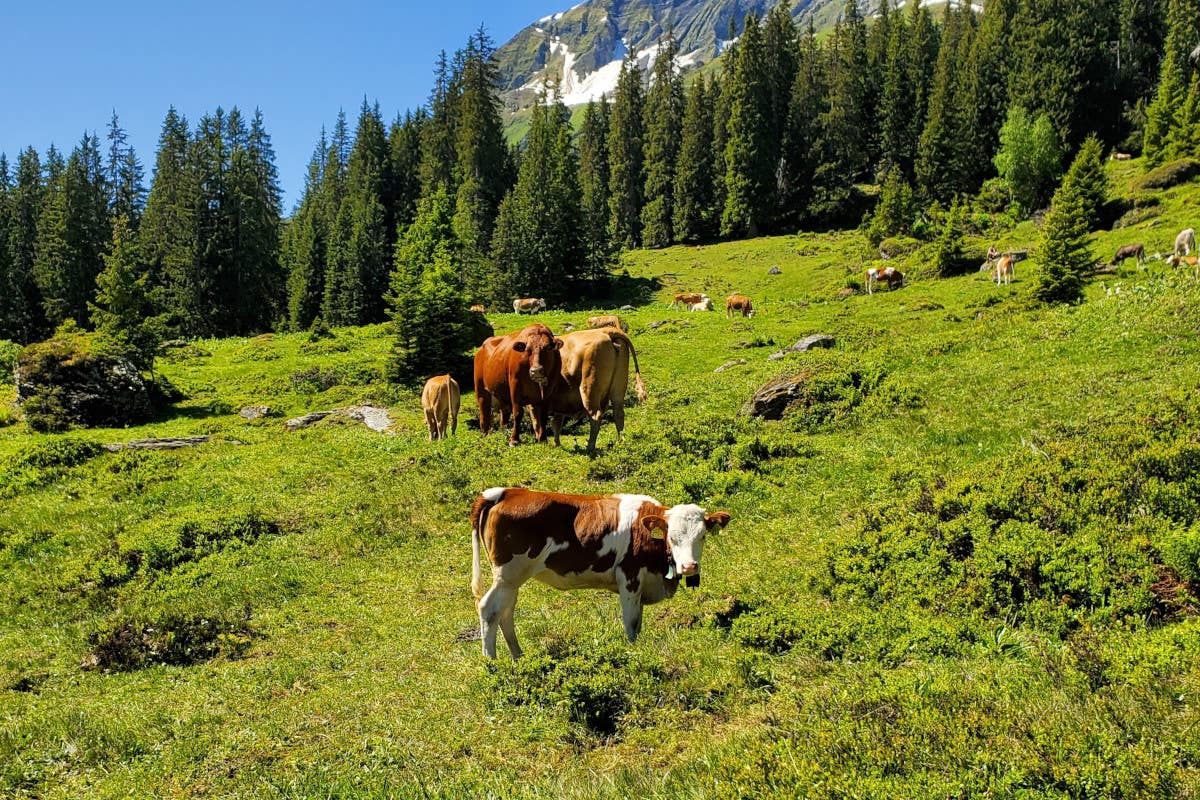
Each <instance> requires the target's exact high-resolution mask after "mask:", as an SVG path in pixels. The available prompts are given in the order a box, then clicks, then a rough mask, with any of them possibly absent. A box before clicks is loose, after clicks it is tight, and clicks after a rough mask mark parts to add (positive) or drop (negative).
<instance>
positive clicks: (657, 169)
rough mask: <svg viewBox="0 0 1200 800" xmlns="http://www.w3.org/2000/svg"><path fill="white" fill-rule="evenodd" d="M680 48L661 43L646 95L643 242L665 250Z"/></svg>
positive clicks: (678, 123) (671, 41)
mask: <svg viewBox="0 0 1200 800" xmlns="http://www.w3.org/2000/svg"><path fill="white" fill-rule="evenodd" d="M678 52H679V48H678V45H677V44H676V42H675V38H674V37H673V36H672V37H668V38H667V40H666V41H665V42H662V43H660V46H659V48H658V52H657V53H656V54H655V57H654V69H653V73H652V75H651V84H650V91H649V93H648V94H647V95H646V106H645V109H644V112H643V113H644V116H645V119H644V122H643V128H644V129H645V131H646V147H645V165H646V166H645V173H646V185H645V190H644V191H643V197H644V198H645V205H644V206H643V207H642V243H643V244H644V245H645V246H646V247H666V246H667V245H669V244H672V243H674V241H675V234H674V208H673V206H674V201H675V194H674V191H675V170H676V164H677V162H678V160H679V144H680V133H681V129H682V127H683V104H684V98H683V81H682V79H681V78H680V77H679V75H678V73H677V72H676V71H675V56H676V55H677V54H678Z"/></svg>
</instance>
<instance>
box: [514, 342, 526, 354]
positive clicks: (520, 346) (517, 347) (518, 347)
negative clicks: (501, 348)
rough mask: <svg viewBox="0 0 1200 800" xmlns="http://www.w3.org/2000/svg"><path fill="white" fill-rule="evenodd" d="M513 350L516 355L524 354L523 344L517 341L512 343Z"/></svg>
mask: <svg viewBox="0 0 1200 800" xmlns="http://www.w3.org/2000/svg"><path fill="white" fill-rule="evenodd" d="M513 350H516V351H517V352H518V353H524V352H525V343H524V342H519V341H518V342H513Z"/></svg>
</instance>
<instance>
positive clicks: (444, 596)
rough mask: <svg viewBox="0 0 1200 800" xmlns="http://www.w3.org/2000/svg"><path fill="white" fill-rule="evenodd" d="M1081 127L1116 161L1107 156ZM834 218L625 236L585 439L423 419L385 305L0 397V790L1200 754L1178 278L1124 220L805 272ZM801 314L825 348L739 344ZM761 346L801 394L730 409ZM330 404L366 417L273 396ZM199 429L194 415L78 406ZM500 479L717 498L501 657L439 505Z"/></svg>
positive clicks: (1189, 344)
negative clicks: (1054, 302) (676, 235)
mask: <svg viewBox="0 0 1200 800" xmlns="http://www.w3.org/2000/svg"><path fill="white" fill-rule="evenodd" d="M1112 169H1113V170H1114V172H1113V174H1114V178H1115V180H1116V183H1117V185H1118V186H1119V187H1121V189H1120V191H1124V192H1126V193H1130V192H1131V191H1132V190H1130V189H1127V188H1125V187H1127V186H1128V185H1129V181H1130V180H1131V179H1132V177H1133V176H1134V175H1135V174H1136V173H1137V172H1138V169H1139V167H1138V165H1136V164H1119V165H1113V166H1112ZM1157 196H1158V197H1159V203H1158V205H1156V206H1154V207H1153V208H1152V209H1151V210H1150V211H1149V212H1147V213H1146V216H1145V219H1144V220H1143V221H1141V222H1139V223H1138V224H1137V225H1135V226H1134V227H1129V228H1123V229H1120V230H1116V231H1111V232H1102V233H1098V234H1096V236H1095V243H1096V252H1097V255H1098V256H1099V257H1100V258H1105V259H1106V258H1107V257H1108V256H1109V255H1111V252H1112V251H1115V249H1116V248H1117V246H1119V245H1121V244H1125V243H1128V242H1130V241H1144V242H1145V243H1146V246H1147V252H1149V253H1155V252H1164V251H1167V250H1168V249H1169V247H1170V244H1171V241H1172V240H1173V238H1174V235H1175V233H1176V232H1177V231H1178V230H1180V229H1181V228H1183V227H1187V226H1188V225H1194V224H1195V223H1196V222H1198V221H1200V219H1198V217H1200V202H1198V200H1200V184H1197V183H1192V184H1190V185H1187V186H1184V187H1178V188H1175V189H1170V190H1167V191H1165V192H1161V193H1159V194H1158V195H1157ZM1035 238H1036V229H1035V227H1034V225H1033V224H1032V223H1029V222H1026V223H1022V224H1021V225H1018V226H1016V227H1015V228H1007V229H1003V230H995V231H987V232H984V233H982V234H980V235H977V236H974V237H973V238H972V239H971V241H970V244H971V247H972V248H973V249H974V250H978V252H979V253H980V254H982V252H983V251H984V250H985V249H986V247H987V243H988V242H989V241H996V242H998V243H999V245H1000V246H1001V247H1002V248H1016V249H1024V248H1027V247H1029V246H1031V245H1032V244H1033V243H1034V241H1035ZM864 249H865V248H864V243H863V238H862V236H861V235H860V234H858V233H855V232H840V233H839V232H833V233H822V234H800V235H797V236H784V237H776V238H768V239H758V240H753V241H748V242H738V243H730V244H721V245H712V246H704V247H676V248H671V249H668V250H662V251H654V252H650V251H638V252H634V253H630V254H627V255H626V256H624V257H623V259H622V262H621V264H620V265H619V266H618V273H621V274H622V275H621V278H620V281H619V284H620V286H621V287H622V290H623V291H624V292H625V295H624V296H622V297H621V299H620V300H619V301H618V303H617V304H620V303H623V302H625V301H627V300H628V301H629V302H631V303H632V304H633V305H634V306H635V310H633V311H629V312H622V314H623V316H624V317H625V318H626V319H627V320H628V321H629V323H630V332H631V334H632V335H633V339H634V342H635V345H636V347H637V352H638V357H639V360H640V363H641V366H642V371H643V375H644V377H645V379H646V382H647V384H648V387H649V390H650V397H649V399H648V401H647V402H646V404H645V405H643V406H637V407H633V408H631V409H629V411H628V413H627V421H626V433H625V437H624V439H623V440H622V441H619V442H618V441H615V436H614V431H613V428H612V427H611V425H607V424H606V426H605V427H604V428H603V429H602V431H601V435H600V442H599V452H598V454H597V455H596V456H595V457H594V458H589V457H588V456H587V454H586V453H585V452H584V445H585V444H586V426H581V427H579V428H577V429H576V430H575V431H574V432H573V433H572V435H570V436H567V437H564V440H563V444H564V446H563V448H561V449H555V448H553V447H551V446H548V445H534V444H532V442H531V436H530V434H529V432H528V429H526V431H525V433H524V434H523V437H522V438H523V444H522V445H521V446H520V447H518V448H515V449H510V448H509V447H508V446H507V437H506V436H505V435H503V434H497V433H493V434H492V435H491V436H489V437H486V438H483V437H481V436H480V435H479V432H478V430H477V429H475V427H474V425H473V424H470V425H469V424H468V422H469V421H470V420H471V419H472V417H473V414H474V396H473V395H472V394H468V393H467V392H466V391H465V390H466V388H467V387H464V396H463V410H462V414H461V416H460V420H459V421H460V425H459V430H458V435H457V437H454V438H452V439H450V440H448V441H444V442H439V443H430V442H428V441H426V434H425V428H424V422H423V418H422V415H421V411H420V403H419V399H418V394H417V392H415V391H412V390H409V389H401V388H397V387H393V386H388V385H386V384H385V383H384V382H383V381H382V378H381V377H380V374H381V373H380V370H381V368H382V366H383V364H384V363H385V361H386V359H387V356H388V351H389V347H390V341H389V335H388V331H387V329H386V327H385V326H379V327H374V328H363V329H339V330H336V331H335V332H334V335H333V336H332V337H331V338H318V339H315V340H312V339H310V337H309V336H308V335H307V334H291V335H282V334H280V335H265V336H260V337H257V338H252V339H226V340H213V341H204V340H199V341H194V342H190V343H188V344H186V345H185V346H181V347H173V348H170V349H169V350H167V351H166V352H165V353H164V355H163V356H161V357H160V359H159V361H158V362H157V365H156V369H157V370H158V371H159V372H161V373H162V374H163V375H164V376H166V377H167V378H168V379H169V380H170V381H171V382H172V383H173V384H174V385H175V386H176V387H178V388H179V389H180V390H181V391H182V392H183V393H184V394H185V395H186V398H187V399H185V400H183V401H182V402H180V403H178V404H177V405H176V406H175V407H174V408H173V410H172V411H171V412H170V413H168V414H166V415H164V416H163V418H162V419H160V420H158V421H156V422H154V423H152V424H148V425H144V426H141V427H137V428H129V429H98V430H87V431H74V432H71V433H68V434H62V435H39V434H33V433H31V432H30V431H29V430H28V429H27V428H26V426H25V425H24V424H22V423H19V422H11V420H12V416H11V415H7V414H6V413H5V412H2V411H0V420H10V424H8V425H7V426H5V427H0V586H2V587H3V592H0V796H11V797H46V798H68V797H96V798H107V797H203V796H209V797H278V798H327V797H459V796H471V797H496V798H509V797H543V798H560V797H565V798H575V797H579V798H583V797H604V798H618V797H620V798H627V797H659V798H734V797H747V798H769V797H812V798H879V797H911V798H925V797H989V798H991V797H995V798H1001V797H1011V798H1033V797H1039V798H1041V797H1047V798H1117V797H1120V798H1142V797H1154V798H1173V797H1197V796H1200V706H1198V704H1197V697H1198V695H1200V622H1198V618H1197V604H1198V602H1200V600H1198V599H1197V598H1198V597H1200V525H1198V524H1197V511H1198V509H1200V469H1197V468H1198V467H1200V422H1197V421H1196V419H1195V407H1196V401H1197V396H1198V395H1197V389H1198V387H1200V336H1198V335H1197V333H1198V329H1200V283H1197V281H1196V280H1195V279H1194V278H1193V277H1192V276H1191V275H1188V274H1185V273H1172V272H1171V271H1169V270H1168V269H1167V268H1166V267H1165V265H1163V264H1162V263H1155V262H1152V263H1149V264H1147V265H1146V266H1145V267H1143V268H1139V267H1137V266H1136V265H1135V264H1134V263H1133V262H1132V261H1131V262H1129V263H1128V264H1127V265H1126V267H1125V268H1123V269H1122V270H1120V271H1119V272H1118V273H1117V274H1116V275H1106V276H1102V277H1098V278H1097V279H1095V280H1094V281H1092V282H1091V283H1090V285H1089V286H1088V289H1087V298H1086V302H1084V303H1082V304H1081V305H1079V306H1074V307H1063V308H1046V307H1039V306H1035V305H1034V304H1033V303H1031V302H1030V300H1029V294H1030V289H1031V284H1032V281H1033V270H1034V269H1035V267H1034V266H1033V263H1032V262H1031V261H1025V262H1022V263H1019V264H1018V265H1017V268H1016V282H1015V283H1014V284H1012V285H1011V286H1003V287H997V286H996V285H995V284H994V283H992V282H990V281H988V280H987V279H986V276H984V275H977V274H974V273H972V274H967V275H963V276H961V277H956V278H950V279H936V278H934V277H933V276H932V275H930V274H928V268H927V267H925V264H926V262H927V261H928V258H929V256H928V253H927V252H924V251H918V252H917V253H914V254H912V255H910V256H906V257H903V258H902V259H900V260H899V262H898V263H899V264H900V266H901V269H903V270H904V271H905V272H906V274H908V275H909V276H910V282H909V285H908V286H906V287H904V288H903V289H899V290H897V291H895V292H890V293H889V292H887V291H886V290H885V291H883V292H880V293H876V294H875V295H874V296H871V297H868V296H866V295H864V294H859V295H855V296H852V297H849V298H847V299H843V300H839V299H837V295H838V292H839V290H841V289H842V288H843V287H845V286H846V285H847V283H848V282H850V281H855V280H857V281H861V269H862V268H863V267H864V266H869V265H871V263H873V262H871V261H870V260H869V256H868V257H867V260H866V261H864V260H863V259H864ZM772 266H778V267H779V269H780V270H781V272H782V274H779V275H769V274H768V270H769V269H770V268H771V267H772ZM675 291H705V292H707V293H708V294H709V295H710V296H711V297H713V298H714V301H716V302H718V305H719V306H723V298H724V297H725V296H726V295H727V294H728V293H730V292H732V291H739V292H743V293H745V294H747V295H749V296H750V297H751V298H752V299H753V301H754V304H755V307H756V311H757V313H756V314H755V315H754V317H753V318H751V319H749V320H743V319H740V318H739V319H735V320H727V319H726V318H725V316H724V313H722V312H723V307H722V308H719V309H718V312H717V313H687V312H681V311H676V310H673V309H671V308H670V307H669V303H670V296H671V294H672V293H673V292H675ZM600 310H602V309H597V311H600ZM604 310H612V309H604ZM590 313H595V312H591V311H575V312H570V313H568V312H564V311H553V310H552V311H550V312H548V313H546V314H543V315H541V316H539V317H538V321H541V322H544V323H546V324H548V325H550V326H551V327H552V328H554V329H555V330H556V331H561V330H562V327H563V325H564V324H565V323H567V322H572V323H574V324H576V325H580V326H582V324H583V323H584V320H585V319H586V317H587V316H588V315H589V314H590ZM489 319H490V320H491V321H492V323H493V324H494V325H495V328H496V330H497V332H508V331H511V330H515V329H517V328H518V327H520V326H521V325H523V324H525V323H526V322H527V321H528V320H527V319H525V318H520V319H519V318H517V317H516V316H515V315H512V314H489ZM660 323H663V324H660ZM814 333H827V334H831V335H833V336H835V337H836V340H837V343H836V347H835V348H834V349H832V350H829V351H817V352H812V353H795V354H790V355H788V356H786V357H785V358H784V359H782V360H779V361H771V360H768V358H767V356H768V355H769V354H771V353H773V352H775V351H777V350H780V349H781V348H784V347H787V346H788V345H791V344H792V343H793V342H795V341H796V340H798V339H800V338H801V337H803V336H806V335H809V334H814ZM738 359H744V361H745V363H744V364H741V365H737V366H733V367H731V368H729V369H727V370H726V371H723V372H722V373H720V374H714V370H715V369H716V368H717V367H719V366H721V365H723V364H726V363H727V362H730V361H735V360H738ZM796 373H803V374H804V375H806V376H807V377H808V382H807V384H806V389H805V393H804V396H803V398H802V401H801V404H802V405H803V406H804V407H803V408H802V409H801V410H799V411H797V412H796V413H793V414H792V415H790V416H788V417H786V418H785V419H783V420H782V421H778V422H762V421H758V420H755V419H752V418H749V417H746V416H744V415H742V414H740V413H739V409H740V408H741V406H742V405H743V403H745V401H746V400H747V399H748V398H749V397H750V396H751V395H752V394H753V393H754V391H755V390H756V389H757V388H758V387H759V386H760V385H762V384H763V383H764V382H766V381H767V380H769V379H771V378H773V377H775V376H777V375H781V374H796ZM0 399H2V400H3V401H4V403H8V401H10V400H11V391H10V393H9V394H8V395H7V396H4V397H3V398H0ZM358 402H373V403H376V404H380V405H385V406H387V407H388V408H389V409H390V410H391V412H392V415H393V417H395V418H396V424H395V426H394V435H381V434H377V433H374V432H372V431H370V430H368V429H367V428H366V427H364V426H363V425H360V424H357V423H352V422H348V421H340V422H334V423H330V424H321V425H317V426H315V427H313V428H310V429H306V430H303V431H298V432H294V433H289V432H287V431H285V430H284V425H283V423H284V421H285V420H286V419H288V418H289V417H292V416H296V415H298V414H301V413H304V412H307V411H313V410H327V409H330V408H334V407H339V406H344V405H349V404H352V403H358ZM251 404H265V405H269V406H270V407H271V409H272V412H271V416H270V417H268V418H266V419H264V420H259V421H253V422H250V421H246V420H243V419H241V418H240V417H239V416H238V413H237V412H238V410H239V409H241V408H242V407H243V406H247V405H251ZM0 424H2V423H0ZM190 435H209V436H211V437H212V440H211V441H210V443H209V444H207V445H204V446H201V447H197V448H193V449H187V450H178V451H170V452H124V453H117V454H111V453H107V452H104V451H103V450H101V449H100V448H99V447H98V444H102V443H110V442H125V441H129V440H132V439H136V438H142V437H148V436H190ZM501 485H522V486H529V487H533V488H538V489H546V490H557V491H568V492H576V491H577V492H595V493H608V492H617V491H621V492H639V493H648V494H652V495H655V496H656V497H657V498H658V499H659V500H661V501H663V502H665V503H667V504H673V503H681V502H697V503H700V504H701V505H703V506H705V507H706V508H707V509H709V510H710V511H711V510H717V509H724V510H728V511H729V512H730V513H731V514H732V517H733V521H732V523H731V524H730V525H729V527H728V529H727V530H725V531H724V532H722V533H720V534H719V535H717V536H715V537H713V538H710V540H709V542H708V546H707V547H706V548H705V552H704V561H703V575H704V581H703V585H702V586H701V587H700V588H698V589H691V590H688V589H684V588H681V589H680V590H679V593H678V594H677V595H676V597H675V598H674V599H673V600H672V601H668V602H665V603H662V604H659V605H656V606H651V607H649V608H648V609H647V614H646V621H645V625H644V628H643V632H642V637H641V639H640V640H639V641H638V642H637V644H636V645H634V646H629V645H627V644H626V643H625V641H624V638H623V635H622V632H621V624H620V611H619V606H618V603H617V600H616V597H615V596H613V595H608V594H604V593H586V592H576V593H565V592H559V591H556V590H554V589H551V588H549V587H545V586H543V585H541V584H537V583H536V582H533V583H531V584H529V585H528V588H527V589H526V590H525V591H524V592H522V597H521V599H520V601H519V603H518V605H517V612H516V624H517V629H518V634H519V636H520V637H521V641H522V644H523V646H524V647H525V650H526V653H527V656H526V658H525V659H523V660H522V661H521V662H519V663H517V664H514V663H513V662H512V661H511V660H510V659H509V658H508V656H507V653H506V652H505V651H504V648H501V657H500V659H499V660H498V661H497V662H495V663H491V664H489V663H486V662H485V660H484V659H483V657H482V655H481V653H480V644H479V641H478V632H477V627H478V620H477V616H476V612H475V608H474V604H473V600H472V598H471V593H470V589H469V586H468V581H469V565H470V540H469V527H468V522H467V509H468V506H469V503H470V501H471V500H472V498H473V497H474V496H475V494H476V493H477V492H479V491H480V490H482V489H484V488H486V487H489V486H501Z"/></svg>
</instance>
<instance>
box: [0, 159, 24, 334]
mask: <svg viewBox="0 0 1200 800" xmlns="http://www.w3.org/2000/svg"><path fill="white" fill-rule="evenodd" d="M12 194H13V189H12V175H11V174H10V171H9V166H8V156H6V155H5V154H4V153H0V339H16V338H17V336H18V334H19V332H20V318H21V311H22V309H21V300H22V298H21V293H20V290H19V288H18V283H17V277H16V273H15V271H14V270H13V264H12V254H11V252H10V251H9V247H8V241H9V237H10V235H11V232H12V227H13V203H12Z"/></svg>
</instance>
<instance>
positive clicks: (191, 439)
mask: <svg viewBox="0 0 1200 800" xmlns="http://www.w3.org/2000/svg"><path fill="white" fill-rule="evenodd" d="M210 441H212V437H211V436H183V437H178V438H164V439H135V440H133V441H132V442H124V443H117V444H106V445H104V449H105V450H107V451H108V452H110V453H119V452H121V451H122V450H179V449H180V448H183V447H199V446H200V445H202V444H208V443H209V442H210ZM222 441H223V442H225V443H226V444H241V442H239V441H238V440H237V439H222Z"/></svg>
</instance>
